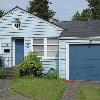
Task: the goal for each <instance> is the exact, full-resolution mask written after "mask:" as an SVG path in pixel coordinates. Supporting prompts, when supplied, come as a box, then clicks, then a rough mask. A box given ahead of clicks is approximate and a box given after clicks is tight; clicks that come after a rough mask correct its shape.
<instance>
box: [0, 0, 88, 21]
mask: <svg viewBox="0 0 100 100" xmlns="http://www.w3.org/2000/svg"><path fill="white" fill-rule="evenodd" d="M49 1H50V2H52V4H51V5H50V9H52V10H53V11H55V12H56V15H55V18H57V19H59V20H61V21H69V20H71V19H72V16H73V15H74V14H75V12H76V11H79V12H81V11H82V10H83V9H85V8H86V7H88V6H87V5H88V4H87V2H86V0H49ZM28 4H29V0H0V9H1V10H5V11H6V12H7V11H9V10H11V9H12V8H14V7H15V6H19V7H21V8H23V9H25V10H26V8H27V6H28Z"/></svg>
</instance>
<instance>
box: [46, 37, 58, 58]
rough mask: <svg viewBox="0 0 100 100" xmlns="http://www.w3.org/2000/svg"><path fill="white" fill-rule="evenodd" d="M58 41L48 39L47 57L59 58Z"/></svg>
mask: <svg viewBox="0 0 100 100" xmlns="http://www.w3.org/2000/svg"><path fill="white" fill-rule="evenodd" d="M58 49H59V48H58V39H55V38H48V39H47V56H48V57H58Z"/></svg>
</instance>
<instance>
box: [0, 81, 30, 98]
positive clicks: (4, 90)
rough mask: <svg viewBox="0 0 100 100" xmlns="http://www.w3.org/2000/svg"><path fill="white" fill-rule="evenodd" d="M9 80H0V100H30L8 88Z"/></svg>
mask: <svg viewBox="0 0 100 100" xmlns="http://www.w3.org/2000/svg"><path fill="white" fill-rule="evenodd" d="M9 83H10V80H9V79H4V80H0V100H30V99H29V98H27V97H24V96H22V95H20V94H17V93H15V92H14V91H12V90H11V89H10V88H9Z"/></svg>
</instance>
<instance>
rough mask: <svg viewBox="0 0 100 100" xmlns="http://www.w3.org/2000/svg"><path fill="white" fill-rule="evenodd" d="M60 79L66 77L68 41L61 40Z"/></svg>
mask: <svg viewBox="0 0 100 100" xmlns="http://www.w3.org/2000/svg"><path fill="white" fill-rule="evenodd" d="M59 77H60V78H65V77H66V41H64V40H59Z"/></svg>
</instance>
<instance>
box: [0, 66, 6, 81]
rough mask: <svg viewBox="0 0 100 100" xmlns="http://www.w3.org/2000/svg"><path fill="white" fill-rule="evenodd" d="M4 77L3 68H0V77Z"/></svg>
mask: <svg viewBox="0 0 100 100" xmlns="http://www.w3.org/2000/svg"><path fill="white" fill-rule="evenodd" d="M4 77H5V70H4V69H3V68H0V79H2V78H4Z"/></svg>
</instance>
